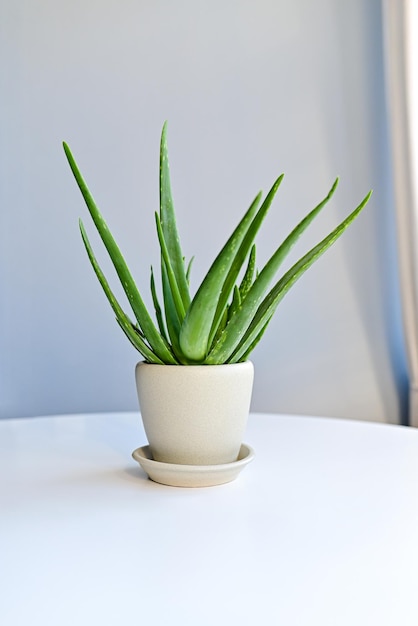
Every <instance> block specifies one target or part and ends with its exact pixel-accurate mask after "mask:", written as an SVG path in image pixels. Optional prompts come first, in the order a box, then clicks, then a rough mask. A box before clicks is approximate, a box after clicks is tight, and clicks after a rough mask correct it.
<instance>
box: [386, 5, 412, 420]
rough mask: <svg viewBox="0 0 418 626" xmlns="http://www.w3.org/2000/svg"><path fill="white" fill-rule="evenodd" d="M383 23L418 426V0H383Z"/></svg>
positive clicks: (404, 309)
mask: <svg viewBox="0 0 418 626" xmlns="http://www.w3.org/2000/svg"><path fill="white" fill-rule="evenodd" d="M383 23H384V47H385V72H386V88H387V108H388V116H389V123H390V137H391V151H392V165H393V176H394V195H395V207H396V222H397V231H398V232H397V235H398V250H399V268H400V282H401V296H402V314H403V324H404V334H405V340H406V350H407V358H408V371H409V424H410V426H415V427H418V253H417V239H418V232H417V221H418V195H417V192H418V188H417V184H418V166H417V154H418V132H417V128H418V76H417V74H418V41H417V40H418V3H417V2H416V0H384V2H383Z"/></svg>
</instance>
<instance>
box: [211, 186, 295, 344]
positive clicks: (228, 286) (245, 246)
mask: <svg viewBox="0 0 418 626" xmlns="http://www.w3.org/2000/svg"><path fill="white" fill-rule="evenodd" d="M283 177H284V176H283V174H281V175H280V176H279V178H277V180H276V181H275V182H274V184H273V186H272V188H271V189H270V191H269V193H268V194H267V197H266V199H265V200H264V202H263V204H262V205H261V207H260V209H259V210H258V212H257V214H256V215H255V217H254V219H253V221H252V223H251V225H250V227H249V229H248V231H247V233H246V234H245V237H244V239H243V241H242V243H241V245H240V247H239V249H238V252H237V254H236V255H235V258H234V260H233V263H232V265H231V267H230V269H229V272H228V274H227V276H226V279H225V282H224V284H223V287H222V291H221V295H220V298H219V301H218V306H217V307H216V313H215V317H214V320H213V323H212V329H211V333H210V335H209V345H212V341H213V337H214V336H215V334H217V328H218V325H219V320H220V319H221V316H222V312H223V310H224V308H225V306H226V303H227V301H228V298H229V295H230V293H231V290H232V289H233V288H234V284H235V281H236V279H237V277H238V274H239V272H240V270H241V268H242V265H243V263H244V261H245V259H246V257H247V254H248V251H249V250H250V248H251V246H252V243H253V241H254V239H255V236H256V234H257V232H258V231H259V229H260V226H261V224H262V223H263V220H264V218H265V217H266V215H267V212H268V210H269V208H270V206H271V203H272V202H273V199H274V196H275V195H276V192H277V190H278V188H279V186H280V184H281V182H282V180H283ZM259 197H260V196H257V198H256V199H255V201H254V202H255V203H257V204H258V199H259Z"/></svg>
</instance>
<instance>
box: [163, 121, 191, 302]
mask: <svg viewBox="0 0 418 626" xmlns="http://www.w3.org/2000/svg"><path fill="white" fill-rule="evenodd" d="M160 220H161V228H162V232H163V234H164V239H165V242H166V245H167V252H168V256H169V258H170V264H171V266H172V270H173V273H174V276H175V278H176V283H177V285H178V289H179V293H180V297H181V299H182V303H183V309H185V310H186V309H187V308H188V306H189V304H190V294H189V284H188V281H187V276H186V271H185V269H184V261H183V254H182V251H181V246H180V238H179V234H178V231H177V222H176V216H175V212H174V204H173V198H172V193H171V183H170V170H169V162H168V149H167V122H165V123H164V126H163V130H162V133H161V144H160Z"/></svg>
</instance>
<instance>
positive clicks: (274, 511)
mask: <svg viewBox="0 0 418 626" xmlns="http://www.w3.org/2000/svg"><path fill="white" fill-rule="evenodd" d="M145 441H146V440H145V435H144V432H143V430H142V426H141V423H140V417H139V414H133V413H119V414H93V415H78V416H61V417H43V418H36V419H33V418H31V419H20V420H5V421H2V422H0V477H1V478H0V481H1V482H0V525H1V526H0V528H1V532H0V623H1V624H2V625H3V626H23V625H26V624H31V626H37V625H38V624H39V626H96V625H100V626H111V625H112V626H113V625H118V626H120V625H121V624H127V623H128V622H129V621H134V622H135V623H148V624H153V626H163V625H164V626H168V625H175V626H176V625H182V626H226V625H227V624H228V625H230V624H231V625H233V626H235V625H238V624H239V625H247V624H248V625H249V624H252V625H254V624H256V625H257V626H258V625H263V626H264V625H268V626H270V625H273V626H275V625H279V624H280V625H283V626H305V625H306V626H316V625H318V626H363V625H364V626H366V625H367V626H374V625H376V626H389V625H390V626H392V625H393V626H410V625H411V626H412V625H413V626H417V624H418V602H417V599H416V586H417V582H418V431H417V430H413V429H408V428H403V427H400V426H386V425H381V424H371V423H370V424H369V423H364V422H354V421H344V420H333V419H326V418H324V419H322V418H311V417H298V416H280V415H265V414H253V415H251V416H250V420H249V426H248V430H247V434H246V438H245V441H246V443H248V444H250V445H251V446H253V447H254V449H255V452H256V458H255V459H254V461H253V462H252V464H250V465H249V466H248V467H247V468H245V470H244V471H243V473H242V474H241V475H240V476H239V478H238V479H237V480H236V481H235V482H233V483H229V484H226V485H222V486H218V487H209V488H204V489H180V488H175V487H166V486H163V485H159V484H156V483H153V482H151V481H150V480H148V479H147V478H146V475H145V474H144V473H143V472H142V470H141V469H140V468H139V466H138V465H137V464H136V463H135V462H134V461H133V459H132V458H131V456H130V455H131V452H132V450H133V449H134V448H136V447H138V446H139V445H143V444H144V443H145Z"/></svg>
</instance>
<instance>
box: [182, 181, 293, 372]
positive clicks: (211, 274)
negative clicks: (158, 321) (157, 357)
mask: <svg viewBox="0 0 418 626" xmlns="http://www.w3.org/2000/svg"><path fill="white" fill-rule="evenodd" d="M282 178H283V177H282V176H280V177H279V178H278V179H277V181H276V182H275V183H274V185H273V187H272V189H271V190H270V192H269V194H268V196H267V198H266V200H265V201H264V202H263V204H262V206H261V208H260V209H259V211H258V212H257V214H256V216H255V217H254V214H255V212H256V211H257V207H258V204H259V202H260V199H261V194H258V195H257V197H256V198H255V200H254V201H253V203H252V204H251V206H250V208H249V209H248V210H247V212H246V214H245V215H244V217H243V218H242V220H241V221H240V222H239V224H238V226H237V227H236V228H235V230H234V231H233V233H232V235H231V236H230V238H229V239H228V241H227V242H226V244H225V245H224V247H223V248H222V250H221V251H220V253H219V254H218V256H217V257H216V259H215V261H214V262H213V264H212V266H211V267H210V269H209V271H208V273H207V274H206V276H205V278H204V279H203V282H202V284H201V285H200V287H199V289H198V291H197V293H196V295H195V297H194V298H193V300H192V303H191V305H190V307H189V309H188V311H187V313H186V317H185V320H184V322H183V325H182V328H181V331H180V346H181V349H182V352H183V353H184V354H185V355H186V356H187V357H188V358H189V359H190V360H193V361H196V362H201V361H203V360H204V359H205V357H206V355H207V351H208V348H209V347H210V345H211V342H212V340H213V337H214V336H215V335H216V332H217V328H218V326H219V323H220V321H221V319H222V315H223V311H224V309H225V307H226V304H227V302H228V298H229V295H230V293H231V291H232V289H233V287H234V283H235V280H236V277H237V276H238V273H239V271H240V269H241V267H242V264H243V263H244V261H245V258H246V256H247V253H248V250H249V248H250V246H251V244H252V242H253V240H254V237H255V235H256V233H257V231H258V228H259V227H260V225H261V222H262V220H263V219H264V216H265V214H266V213H267V210H268V208H269V206H270V204H271V202H272V200H273V197H274V194H275V193H276V191H277V189H278V187H279V185H280V182H281V180H282ZM253 218H254V219H253ZM244 240H245V245H244V243H243V242H244Z"/></svg>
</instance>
